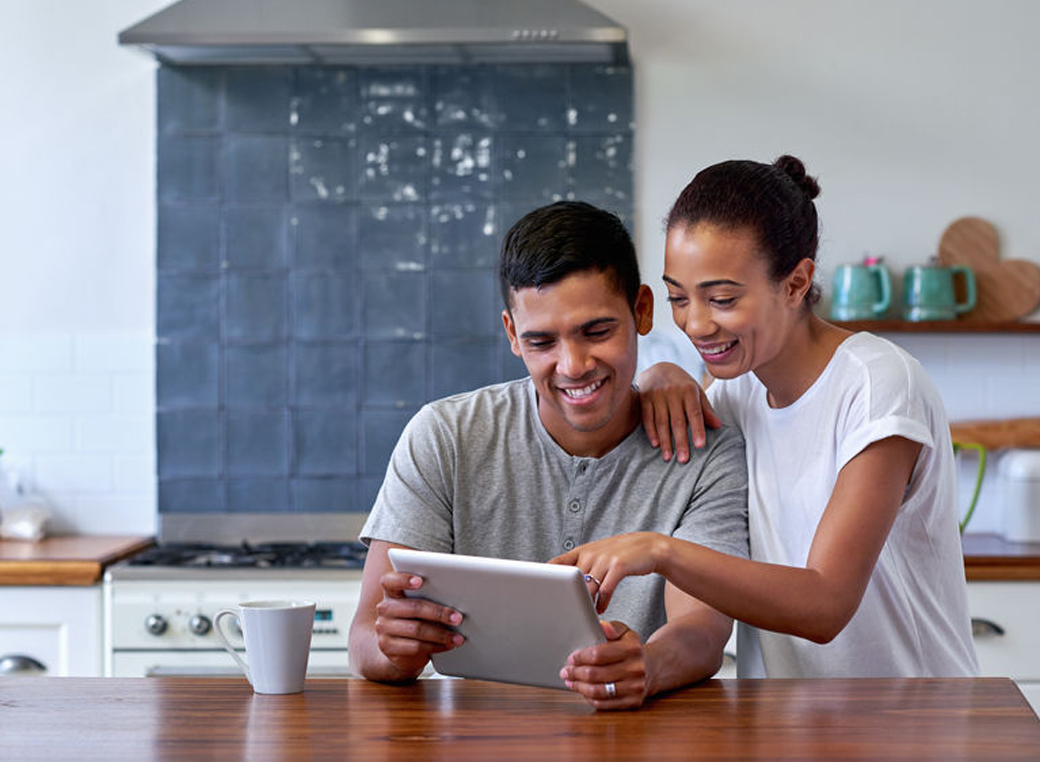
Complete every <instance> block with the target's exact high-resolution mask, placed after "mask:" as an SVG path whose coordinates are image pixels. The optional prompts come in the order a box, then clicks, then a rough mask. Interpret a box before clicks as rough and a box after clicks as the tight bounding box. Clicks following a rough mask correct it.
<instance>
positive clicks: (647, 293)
mask: <svg viewBox="0 0 1040 762" xmlns="http://www.w3.org/2000/svg"><path fill="white" fill-rule="evenodd" d="M632 311H633V313H634V314H635V318H636V331H637V332H638V333H639V335H640V336H646V335H647V334H648V333H650V329H651V328H653V327H654V292H653V291H651V290H650V286H648V285H646V284H645V283H644V284H642V285H641V286H640V287H639V293H637V294H636V303H635V305H634V306H633V310H632Z"/></svg>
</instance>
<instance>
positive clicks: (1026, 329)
mask: <svg viewBox="0 0 1040 762" xmlns="http://www.w3.org/2000/svg"><path fill="white" fill-rule="evenodd" d="M825 319H826V318H825ZM830 322H833V323H834V324H835V325H839V326H841V327H842V328H846V329H848V330H850V331H870V332H871V333H1040V322H1035V323H1027V322H1009V323H973V322H970V321H968V320H922V321H920V322H913V321H910V320H852V321H849V322H839V321H830Z"/></svg>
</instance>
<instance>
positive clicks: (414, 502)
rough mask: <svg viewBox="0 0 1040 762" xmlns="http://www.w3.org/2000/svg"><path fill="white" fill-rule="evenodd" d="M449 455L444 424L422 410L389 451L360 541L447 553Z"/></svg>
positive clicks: (450, 544)
mask: <svg viewBox="0 0 1040 762" xmlns="http://www.w3.org/2000/svg"><path fill="white" fill-rule="evenodd" d="M454 453H455V449H454V442H453V440H452V437H451V436H450V433H449V432H448V430H447V428H446V427H445V425H444V424H443V422H442V421H441V420H440V418H439V417H438V416H437V415H436V414H435V412H434V411H433V409H432V408H431V407H430V406H428V405H427V406H425V407H423V408H422V409H421V410H420V411H419V412H418V413H416V414H415V416H414V417H413V418H412V419H411V420H410V421H409V422H408V425H407V426H405V429H404V431H403V432H402V433H401V437H400V439H399V440H398V441H397V445H396V446H395V447H394V451H393V454H392V455H391V456H390V463H389V465H388V466H387V470H386V476H385V477H384V479H383V485H382V486H381V487H380V489H379V494H378V495H377V496H376V501H375V505H374V506H373V507H372V512H371V513H370V514H369V517H368V520H367V521H366V522H365V525H364V527H362V529H361V534H360V539H361V541H362V542H364V543H365V544H366V545H367V544H369V543H370V542H371V541H372V540H384V541H387V542H393V543H398V544H401V545H407V546H408V547H412V548H418V549H420V550H433V551H440V552H445V553H447V552H451V551H452V549H453V544H454V543H453V532H452V504H453V496H452V494H451V486H450V485H451V484H452V479H451V474H452V473H453V469H454Z"/></svg>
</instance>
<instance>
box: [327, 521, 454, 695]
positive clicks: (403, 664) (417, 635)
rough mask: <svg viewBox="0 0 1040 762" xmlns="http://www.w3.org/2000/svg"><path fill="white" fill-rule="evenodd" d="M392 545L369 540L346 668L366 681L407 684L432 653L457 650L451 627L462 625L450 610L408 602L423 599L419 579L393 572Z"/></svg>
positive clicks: (436, 605)
mask: <svg viewBox="0 0 1040 762" xmlns="http://www.w3.org/2000/svg"><path fill="white" fill-rule="evenodd" d="M392 547H404V546H403V545H393V544H391V543H389V542H386V541H384V540H372V542H371V543H370V545H369V548H368V555H367V557H366V558H365V570H364V572H363V573H362V579H361V600H360V601H358V608H357V612H356V613H355V614H354V619H353V621H352V622H351V624H350V641H349V644H348V648H349V652H350V664H351V667H352V668H353V669H354V671H355V672H356V673H357V674H359V675H361V676H362V677H365V678H368V679H369V680H378V681H380V682H384V683H407V682H411V681H412V680H415V679H416V678H417V677H419V675H420V674H422V671H423V669H425V667H426V664H427V662H429V660H430V656H431V655H432V654H435V653H437V652H438V651H448V650H450V649H452V648H456V647H457V646H459V645H460V644H461V643H462V642H463V641H462V636H461V635H458V634H457V633H455V632H453V631H452V630H451V629H450V627H451V626H453V625H456V624H458V623H459V622H461V621H462V615H461V614H459V612H457V611H455V610H454V609H449V608H447V607H445V606H441V605H439V604H436V603H433V602H431V601H424V600H422V599H420V598H407V597H405V591H418V592H419V594H420V595H421V594H422V584H423V580H422V577H419V576H416V575H415V574H407V573H405V572H396V571H394V567H393V564H391V563H390V556H389V551H390V548H392Z"/></svg>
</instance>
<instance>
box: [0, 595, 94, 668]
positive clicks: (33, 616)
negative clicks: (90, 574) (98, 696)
mask: <svg viewBox="0 0 1040 762" xmlns="http://www.w3.org/2000/svg"><path fill="white" fill-rule="evenodd" d="M5 657H11V658H6V659H5ZM15 657H28V658H29V659H31V660H33V661H32V662H30V661H26V660H25V659H23V658H15ZM33 662H37V663H39V664H40V665H42V666H43V668H44V670H45V672H44V674H46V675H48V676H55V677H66V676H75V677H99V676H100V675H101V591H100V589H99V588H98V587H96V586H94V587H0V663H2V664H4V665H7V666H8V667H9V668H11V669H17V668H18V667H19V666H20V665H21V666H25V665H31V664H32V663H33Z"/></svg>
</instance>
